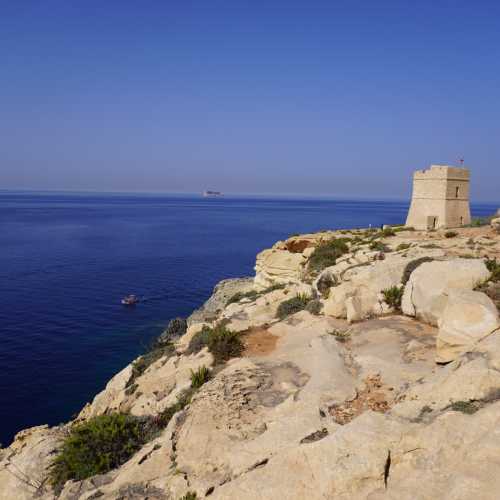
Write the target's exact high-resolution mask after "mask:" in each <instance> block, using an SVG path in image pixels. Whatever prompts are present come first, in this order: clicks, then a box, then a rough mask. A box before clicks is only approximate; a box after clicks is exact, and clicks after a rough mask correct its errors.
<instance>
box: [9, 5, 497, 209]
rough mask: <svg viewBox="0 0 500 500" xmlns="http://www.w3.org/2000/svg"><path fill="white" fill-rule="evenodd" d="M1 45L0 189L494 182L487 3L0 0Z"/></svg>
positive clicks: (383, 187)
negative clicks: (459, 176)
mask: <svg viewBox="0 0 500 500" xmlns="http://www.w3.org/2000/svg"><path fill="white" fill-rule="evenodd" d="M0 61H1V66H0V68H1V69H0V71H1V78H0V188H30V189H82V190H102V191H108V190H124V191H132V190H134V191H173V192H197V191H201V190H203V189H207V188H208V189H219V190H222V191H225V192H229V193H280V194H284V193H297V194H306V195H319V194H327V195H333V196H359V197H376V198H387V197H396V198H405V197H408V196H409V193H410V187H411V184H410V176H411V172H412V171H413V170H415V169H418V168H423V167H426V166H427V165H429V164H430V163H444V164H454V163H457V161H458V159H459V158H460V157H464V158H465V164H466V165H467V166H469V167H470V168H471V170H472V195H473V199H474V200H476V201H496V200H498V198H499V196H498V191H499V187H500V3H499V2H482V1H478V2H472V1H467V2H460V1H455V2H442V1H432V2H426V1H421V2H413V1H412V2H410V1H408V2H406V1H397V2H396V1H394V2H386V1H379V2H373V1H366V2H364V1H363V2H361V1H345V2H344V1H333V0H332V1H328V2H321V1H310V2H306V1H301V2H296V1H293V0H289V1H286V2H285V1H272V0H270V1H259V0H253V1H248V2H241V1H238V0H232V1H217V0H212V1H210V2H208V1H189V0H183V1H179V2H173V1H147V0H145V1H141V2H138V1H134V2H132V1H112V0H108V1H104V2H103V1H85V2H77V1H67V0H66V1H57V2H56V1H51V0H47V1H44V2H40V1H25V2H14V1H0ZM498 201H500V200H498Z"/></svg>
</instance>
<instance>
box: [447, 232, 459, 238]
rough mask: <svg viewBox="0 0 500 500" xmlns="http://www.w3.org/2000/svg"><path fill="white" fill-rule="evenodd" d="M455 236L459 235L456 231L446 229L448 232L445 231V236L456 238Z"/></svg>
mask: <svg viewBox="0 0 500 500" xmlns="http://www.w3.org/2000/svg"><path fill="white" fill-rule="evenodd" d="M455 236H458V233H457V232H456V231H446V233H444V237H445V238H455Z"/></svg>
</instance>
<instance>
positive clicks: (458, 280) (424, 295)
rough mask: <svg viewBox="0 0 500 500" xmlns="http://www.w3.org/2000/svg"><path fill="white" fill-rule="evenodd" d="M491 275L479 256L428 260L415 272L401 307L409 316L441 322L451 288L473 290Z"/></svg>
mask: <svg viewBox="0 0 500 500" xmlns="http://www.w3.org/2000/svg"><path fill="white" fill-rule="evenodd" d="M489 276H490V272H489V271H488V269H487V268H486V266H485V264H484V262H483V261H482V260H479V259H452V260H447V261H434V262H425V263H423V264H421V265H420V266H419V267H418V268H417V269H416V270H415V271H413V272H412V273H411V275H410V279H409V280H408V283H407V284H406V286H405V291H404V294H403V300H402V304H401V308H402V310H403V312H404V313H405V314H407V315H409V316H416V317H417V318H418V319H421V320H423V321H425V322H427V323H429V324H432V325H437V323H438V320H439V318H440V317H441V315H442V314H443V311H444V309H445V307H446V303H447V300H448V294H447V292H448V290H450V289H464V290H472V289H473V288H474V287H476V286H477V285H478V284H480V283H481V282H483V281H486V280H487V279H488V277H489Z"/></svg>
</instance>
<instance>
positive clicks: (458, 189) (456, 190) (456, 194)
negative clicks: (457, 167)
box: [455, 186, 460, 198]
mask: <svg viewBox="0 0 500 500" xmlns="http://www.w3.org/2000/svg"><path fill="white" fill-rule="evenodd" d="M459 191H460V188H459V187H458V186H457V187H456V188H455V198H458V192H459Z"/></svg>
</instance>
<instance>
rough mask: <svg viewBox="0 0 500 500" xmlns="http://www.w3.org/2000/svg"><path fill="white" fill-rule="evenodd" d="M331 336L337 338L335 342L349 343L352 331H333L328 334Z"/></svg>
mask: <svg viewBox="0 0 500 500" xmlns="http://www.w3.org/2000/svg"><path fill="white" fill-rule="evenodd" d="M328 334H329V335H332V336H333V337H335V340H336V341H337V342H347V341H348V340H349V339H350V338H351V331H350V330H338V329H335V330H332V331H331V332H328Z"/></svg>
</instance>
